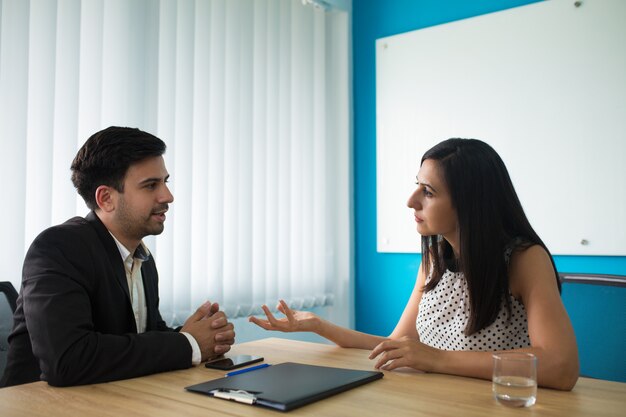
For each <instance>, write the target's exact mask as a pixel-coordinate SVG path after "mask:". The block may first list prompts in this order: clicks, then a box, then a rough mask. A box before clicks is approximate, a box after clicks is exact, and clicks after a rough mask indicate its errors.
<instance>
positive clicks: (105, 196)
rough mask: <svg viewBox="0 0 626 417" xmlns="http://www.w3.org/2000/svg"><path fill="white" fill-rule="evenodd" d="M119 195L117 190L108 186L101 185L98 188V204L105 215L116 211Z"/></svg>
mask: <svg viewBox="0 0 626 417" xmlns="http://www.w3.org/2000/svg"><path fill="white" fill-rule="evenodd" d="M117 194H118V192H117V190H116V189H114V188H113V187H109V186H108V185H101V186H99V187H98V188H96V204H97V205H98V207H99V208H100V210H102V211H104V212H105V213H110V212H112V211H113V210H115V206H116V203H117Z"/></svg>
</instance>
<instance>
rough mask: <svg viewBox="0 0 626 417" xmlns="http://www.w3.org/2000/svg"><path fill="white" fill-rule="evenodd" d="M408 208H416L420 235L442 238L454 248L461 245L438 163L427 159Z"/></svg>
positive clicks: (414, 210) (415, 213) (453, 210)
mask: <svg viewBox="0 0 626 417" xmlns="http://www.w3.org/2000/svg"><path fill="white" fill-rule="evenodd" d="M407 205H408V206H409V207H410V208H412V209H413V214H414V215H415V222H416V223H417V232H418V233H419V234H421V235H422V236H432V235H442V236H443V237H444V238H445V239H446V240H447V241H448V242H449V243H450V244H451V245H452V247H453V248H457V247H458V246H457V242H458V236H459V233H458V218H457V214H456V209H455V208H454V207H453V206H452V199H451V198H450V193H449V191H448V186H447V184H446V182H445V180H444V178H443V175H442V173H441V170H440V169H439V163H438V162H437V161H434V160H432V159H426V160H425V161H424V162H423V163H422V166H421V168H420V170H419V172H418V174H417V189H416V190H415V191H414V192H413V194H411V197H409V201H408V202H407Z"/></svg>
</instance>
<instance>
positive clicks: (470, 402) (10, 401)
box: [0, 338, 626, 417]
mask: <svg viewBox="0 0 626 417" xmlns="http://www.w3.org/2000/svg"><path fill="white" fill-rule="evenodd" d="M231 353H232V354H237V353H243V354H254V355H262V356H264V357H265V360H266V362H268V363H271V364H276V363H281V362H301V363H308V364H313V365H325V366H335V367H343V368H351V369H363V370H371V369H372V367H373V362H372V361H370V360H369V359H367V356H368V354H369V351H364V350H358V349H343V348H339V347H336V346H331V345H323V344H317V343H307V342H298V341H292V340H286V339H278V338H272V339H264V340H259V341H255V342H249V343H242V344H239V345H235V346H234V347H233V349H232V350H231ZM223 375H224V372H222V371H217V370H209V369H207V368H205V367H204V366H198V367H194V368H191V369H186V370H182V371H173V372H165V373H162V374H156V375H150V376H146V377H141V378H135V379H129V380H124V381H116V382H109V383H105V384H94V385H86V386H79V387H71V388H54V387H50V386H48V385H47V384H46V383H45V382H35V383H32V384H26V385H20V386H16V387H9V388H3V389H0V416H2V417H9V416H46V417H54V416H95V415H96V416H116V417H117V416H150V417H158V416H182V415H185V416H202V417H206V416H211V415H223V416H274V417H276V416H277V415H280V414H281V413H280V412H278V411H273V410H268V409H263V408H260V407H252V406H249V405H244V404H237V403H232V402H229V401H224V400H220V399H216V398H211V397H209V396H204V395H201V394H195V393H190V392H187V391H185V390H184V387H186V386H188V385H192V384H197V383H200V382H204V381H207V380H210V379H215V378H219V377H222V376H223ZM288 415H290V416H358V417H368V416H377V417H379V416H383V417H396V416H464V417H473V416H481V417H482V416H485V415H498V416H534V415H537V416H559V417H562V416H567V417H575V416H594V417H601V416H626V384H625V383H619V382H609V381H602V380H594V379H588V378H580V379H579V380H578V384H577V385H576V387H575V388H574V390H573V391H571V392H561V391H554V390H549V389H539V391H538V394H537V404H536V405H534V406H533V407H530V408H527V409H515V408H507V407H504V406H502V405H500V404H497V403H496V402H495V401H494V399H493V397H492V395H491V382H490V381H483V380H479V379H472V378H463V377H456V376H449V375H439V374H423V373H418V372H415V371H411V370H406V371H392V372H385V376H384V378H383V379H381V380H378V381H374V382H372V383H369V384H366V385H364V386H361V387H358V388H355V389H353V390H350V391H346V392H343V393H340V394H338V395H335V396H333V397H330V398H327V399H324V400H321V401H318V402H316V403H313V404H310V405H306V406H304V407H302V408H299V409H296V410H293V411H291V412H289V413H288Z"/></svg>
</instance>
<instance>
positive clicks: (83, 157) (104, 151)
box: [71, 126, 166, 210]
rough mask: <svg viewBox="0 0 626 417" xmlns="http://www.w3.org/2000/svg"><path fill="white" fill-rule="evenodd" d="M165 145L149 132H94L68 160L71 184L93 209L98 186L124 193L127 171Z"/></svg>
mask: <svg viewBox="0 0 626 417" xmlns="http://www.w3.org/2000/svg"><path fill="white" fill-rule="evenodd" d="M165 148H166V146H165V143H164V142H163V141H162V140H161V139H159V138H157V137H156V136H154V135H151V134H150V133H147V132H143V131H141V130H139V129H135V128H130V127H118V126H111V127H108V128H106V129H104V130H101V131H99V132H97V133H94V134H93V135H92V136H91V137H90V138H89V139H87V142H85V144H84V145H83V146H82V147H81V148H80V150H79V151H78V153H77V154H76V157H75V158H74V161H72V166H71V170H72V183H73V184H74V187H76V190H77V191H78V194H80V196H81V197H82V198H83V200H85V203H86V204H87V207H89V208H90V209H91V210H96V209H97V208H98V204H97V203H96V195H95V194H96V189H97V188H98V187H99V186H101V185H107V186H109V187H113V188H114V189H116V190H117V191H119V192H121V193H122V192H124V178H125V177H126V172H127V171H128V168H129V167H130V166H131V165H132V164H134V163H137V162H139V161H142V160H144V159H146V158H149V157H154V156H161V155H163V154H164V153H165Z"/></svg>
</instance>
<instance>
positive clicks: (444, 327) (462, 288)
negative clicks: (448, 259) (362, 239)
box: [416, 248, 530, 351]
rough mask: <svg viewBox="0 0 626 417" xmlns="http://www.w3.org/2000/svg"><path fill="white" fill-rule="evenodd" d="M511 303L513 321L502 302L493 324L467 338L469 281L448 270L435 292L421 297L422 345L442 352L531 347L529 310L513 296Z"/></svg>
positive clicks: (420, 335) (506, 255)
mask: <svg viewBox="0 0 626 417" xmlns="http://www.w3.org/2000/svg"><path fill="white" fill-rule="evenodd" d="M511 252H512V248H509V249H507V250H506V253H505V257H506V260H507V264H508V260H509V258H510V255H511ZM430 278H431V277H430V276H428V277H427V278H426V282H428V281H430ZM509 299H510V300H511V318H510V320H508V314H507V309H506V306H505V304H504V301H503V302H502V306H501V307H500V312H499V313H498V316H497V317H496V319H495V321H494V322H493V323H491V324H490V325H489V326H487V327H485V328H484V329H481V330H480V331H478V332H476V333H474V334H472V335H469V336H467V335H465V326H466V325H467V321H468V320H469V316H470V306H469V290H468V288H467V281H466V280H465V277H464V275H463V273H462V272H452V271H450V270H449V269H448V270H446V272H445V273H444V274H443V276H442V277H441V279H440V280H439V282H438V283H437V286H436V287H435V288H434V289H433V290H431V291H428V292H425V293H423V294H422V299H421V301H420V304H419V311H418V314H417V323H416V327H417V333H418V334H419V337H420V341H421V342H422V343H424V344H426V345H428V346H432V347H434V348H437V349H443V350H479V351H497V350H509V349H517V348H523V347H528V346H530V338H529V337H528V319H527V316H526V309H525V308H524V305H523V304H522V303H521V302H520V301H518V300H517V299H516V298H515V297H513V295H512V294H511V293H510V292H509Z"/></svg>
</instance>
